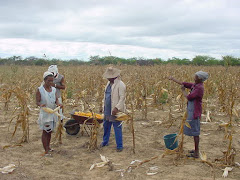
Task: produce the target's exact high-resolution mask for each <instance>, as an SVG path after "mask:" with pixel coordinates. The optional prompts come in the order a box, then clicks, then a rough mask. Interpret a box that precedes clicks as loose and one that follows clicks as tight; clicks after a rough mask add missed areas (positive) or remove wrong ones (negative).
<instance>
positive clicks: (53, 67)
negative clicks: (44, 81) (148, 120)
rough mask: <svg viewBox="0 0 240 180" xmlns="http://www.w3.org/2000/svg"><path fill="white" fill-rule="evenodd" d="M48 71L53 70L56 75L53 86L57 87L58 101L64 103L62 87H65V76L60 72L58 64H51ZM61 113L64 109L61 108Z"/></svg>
mask: <svg viewBox="0 0 240 180" xmlns="http://www.w3.org/2000/svg"><path fill="white" fill-rule="evenodd" d="M48 71H49V72H51V73H52V74H53V76H54V79H53V83H52V86H53V87H55V88H56V94H57V98H58V101H59V103H61V104H62V96H61V89H65V82H64V76H63V75H61V74H59V73H58V67H57V65H51V66H49V67H48ZM60 114H62V109H61V110H60ZM61 120H62V119H61Z"/></svg>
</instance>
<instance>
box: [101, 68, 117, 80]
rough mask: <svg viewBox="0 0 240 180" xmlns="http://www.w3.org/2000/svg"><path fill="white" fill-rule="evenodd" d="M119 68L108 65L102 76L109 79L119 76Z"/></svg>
mask: <svg viewBox="0 0 240 180" xmlns="http://www.w3.org/2000/svg"><path fill="white" fill-rule="evenodd" d="M120 72H121V70H119V69H117V68H114V67H108V68H107V69H106V71H105V72H104V73H103V78H106V79H110V78H115V77H118V76H120Z"/></svg>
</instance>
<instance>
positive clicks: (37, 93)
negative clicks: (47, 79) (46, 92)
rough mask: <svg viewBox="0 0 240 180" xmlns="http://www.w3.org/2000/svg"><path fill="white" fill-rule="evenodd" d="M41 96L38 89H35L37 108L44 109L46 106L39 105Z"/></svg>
mask: <svg viewBox="0 0 240 180" xmlns="http://www.w3.org/2000/svg"><path fill="white" fill-rule="evenodd" d="M40 102H41V94H40V92H39V89H37V92H36V104H37V106H40V107H44V106H46V105H45V104H41V103H40Z"/></svg>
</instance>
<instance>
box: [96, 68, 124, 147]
mask: <svg viewBox="0 0 240 180" xmlns="http://www.w3.org/2000/svg"><path fill="white" fill-rule="evenodd" d="M103 78H105V79H108V83H107V85H106V87H105V93H104V98H103V112H104V120H103V128H104V134H103V141H102V143H101V145H100V146H101V147H104V146H107V145H108V141H109V137H110V132H111V127H112V125H113V128H114V132H115V140H116V144H117V149H116V150H117V152H121V151H122V150H123V142H122V125H121V122H120V121H117V120H115V119H116V114H117V113H118V112H119V111H121V112H125V110H126V107H125V98H126V86H125V84H124V83H123V82H122V81H121V79H120V70H119V69H117V68H113V67H108V68H107V69H106V71H105V73H104V74H103Z"/></svg>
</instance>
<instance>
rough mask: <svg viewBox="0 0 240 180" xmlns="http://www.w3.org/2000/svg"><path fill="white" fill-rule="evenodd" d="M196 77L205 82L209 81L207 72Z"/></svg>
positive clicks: (199, 73) (200, 72) (201, 72)
mask: <svg viewBox="0 0 240 180" xmlns="http://www.w3.org/2000/svg"><path fill="white" fill-rule="evenodd" d="M195 75H197V76H198V78H199V79H201V80H202V82H203V81H206V80H207V79H208V73H207V72H203V71H198V72H196V73H195Z"/></svg>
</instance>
